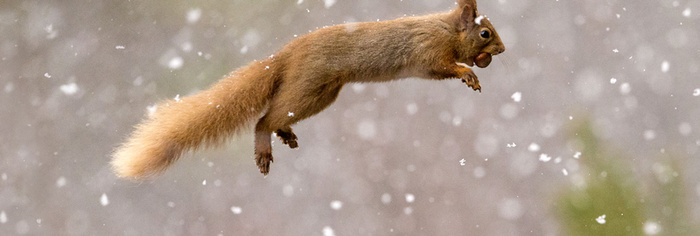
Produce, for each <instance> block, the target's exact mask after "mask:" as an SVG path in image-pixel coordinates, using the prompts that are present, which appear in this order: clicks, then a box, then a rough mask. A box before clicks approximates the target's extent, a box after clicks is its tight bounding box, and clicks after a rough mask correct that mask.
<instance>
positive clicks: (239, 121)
mask: <svg viewBox="0 0 700 236" xmlns="http://www.w3.org/2000/svg"><path fill="white" fill-rule="evenodd" d="M457 5H458V7H457V8H456V9H454V10H452V11H449V12H444V13H437V14H431V15H425V16H415V17H403V18H399V19H395V20H389V21H379V22H364V23H348V24H342V25H334V26H330V27H326V28H322V29H319V30H316V31H314V32H311V33H309V34H306V35H303V36H300V37H298V38H296V39H294V40H292V41H291V42H290V43H289V44H287V45H286V46H284V47H283V48H282V50H280V51H278V52H277V53H275V54H273V55H272V56H270V57H269V58H267V59H264V60H261V61H254V62H252V63H250V64H248V65H247V66H244V67H241V68H239V69H237V70H235V71H233V72H231V73H229V74H228V75H226V76H224V78H223V79H221V80H220V81H219V82H218V83H216V84H214V85H213V86H212V87H211V88H209V89H208V90H205V91H201V92H199V93H198V94H195V95H192V96H188V97H184V98H181V99H179V100H177V101H174V100H168V101H164V102H162V103H161V104H160V105H159V106H158V109H157V111H156V112H155V113H153V115H152V116H151V117H150V118H148V119H147V120H144V121H143V122H142V123H141V124H139V125H137V126H136V130H135V131H134V132H133V133H132V134H131V136H130V137H129V138H128V140H127V141H126V142H125V143H123V144H122V145H121V146H119V147H118V148H117V149H116V150H115V152H114V153H113V159H112V161H111V164H112V167H113V169H114V171H115V172H116V174H117V175H118V176H120V177H125V178H133V179H140V178H145V177H149V176H153V175H156V174H159V173H161V172H163V171H164V170H165V169H166V168H167V167H168V166H170V165H171V164H172V163H173V162H175V161H176V160H177V159H178V158H179V157H180V156H181V155H182V153H183V152H186V151H190V150H192V151H194V150H197V149H199V148H201V147H202V146H206V147H209V146H216V145H218V144H221V143H223V142H224V141H225V140H226V139H227V138H229V137H231V136H233V135H234V134H235V133H236V131H238V130H239V129H240V128H241V127H242V126H244V125H246V124H247V123H248V121H250V120H252V119H253V118H255V117H259V115H260V113H262V112H265V114H264V115H263V116H262V118H260V120H258V122H257V124H256V125H255V161H256V163H257V166H258V168H259V169H260V172H261V173H262V174H264V175H267V174H268V173H269V171H270V163H271V162H272V161H273V158H272V146H271V142H270V136H271V134H272V133H273V132H276V133H277V136H279V137H280V138H281V139H282V142H284V144H287V145H289V147H290V148H297V147H298V146H299V144H298V143H297V136H296V135H295V134H294V133H293V132H292V128H291V125H293V124H295V123H297V122H299V121H300V120H303V119H306V118H308V117H310V116H313V115H315V114H316V113H319V112H320V111H322V110H323V109H325V108H326V107H328V106H329V105H330V104H331V103H333V101H335V99H336V97H337V96H338V93H339V92H340V90H341V89H342V88H343V85H345V84H347V83H363V82H381V81H390V80H396V79H401V78H408V77H420V78H426V79H434V80H443V79H450V78H457V79H461V80H462V82H464V83H466V84H467V85H468V86H469V87H471V88H472V89H474V90H478V91H479V92H481V85H479V80H478V79H477V77H476V75H475V74H474V72H473V71H472V69H470V68H468V67H465V66H463V65H459V64H457V63H458V62H459V63H464V64H466V65H468V66H474V64H476V65H477V66H478V67H481V68H484V67H486V66H488V65H489V63H491V56H494V55H498V54H500V53H502V52H503V51H505V46H504V45H503V42H501V39H500V37H499V36H498V33H496V30H495V29H494V28H493V26H492V25H491V23H490V22H489V20H488V18H485V17H484V16H482V15H479V14H478V13H477V9H476V1H475V0H459V1H458V2H457Z"/></svg>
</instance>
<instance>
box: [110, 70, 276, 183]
mask: <svg viewBox="0 0 700 236" xmlns="http://www.w3.org/2000/svg"><path fill="white" fill-rule="evenodd" d="M272 61H273V60H272V59H268V60H265V61H259V62H253V63H251V64H250V65H248V66H247V67H242V68H240V69H238V70H236V71H234V72H232V73H230V74H229V75H228V76H226V77H224V78H223V79H222V80H221V81H219V82H218V83H216V84H215V85H214V86H212V87H211V88H210V89H209V90H205V91H203V92H201V93H199V94H196V95H193V96H189V97H185V98H182V99H181V100H180V101H172V100H170V101H166V102H163V103H161V104H160V105H158V109H157V110H156V112H155V113H154V114H153V115H152V116H151V117H150V118H148V119H147V120H146V121H144V122H143V123H142V124H140V125H138V126H136V130H135V131H134V132H133V134H132V135H131V136H130V137H129V139H128V140H127V141H126V142H125V143H124V144H122V145H121V146H120V147H119V148H118V149H117V150H116V151H115V153H114V154H113V157H114V158H113V159H112V163H111V164H112V166H113V169H114V171H115V172H116V174H117V175H118V176H120V177H132V178H143V177H148V176H151V175H154V174H158V173H160V172H162V171H164V170H165V169H166V168H167V167H168V166H169V165H170V164H172V163H173V162H174V161H176V160H177V159H178V158H179V157H180V155H181V154H182V153H183V152H186V151H189V150H193V151H194V150H197V149H198V147H199V146H200V144H206V145H216V144H218V143H220V142H222V141H224V140H225V139H226V138H228V137H230V136H231V135H233V134H234V133H235V132H236V131H237V130H238V129H240V128H241V126H242V125H244V124H245V123H246V122H247V121H249V120H250V119H252V118H254V117H255V116H256V115H257V114H259V113H260V112H261V111H262V110H264V108H265V104H266V103H267V101H268V100H269V98H270V96H271V94H272V90H273V86H274V78H275V76H276V75H275V74H274V73H272V70H270V69H265V67H266V66H271V62H272Z"/></svg>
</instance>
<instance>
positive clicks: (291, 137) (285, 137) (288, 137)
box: [276, 129, 299, 149]
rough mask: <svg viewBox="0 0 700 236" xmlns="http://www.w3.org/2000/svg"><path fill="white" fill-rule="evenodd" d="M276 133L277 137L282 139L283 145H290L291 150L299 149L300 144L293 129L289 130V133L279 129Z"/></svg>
mask: <svg viewBox="0 0 700 236" xmlns="http://www.w3.org/2000/svg"><path fill="white" fill-rule="evenodd" d="M276 133H277V137H280V139H282V143H284V144H287V145H289V148H292V149H294V148H298V147H299V144H298V143H297V135H296V134H294V132H292V130H291V129H289V131H284V130H281V129H278V130H277V132H276Z"/></svg>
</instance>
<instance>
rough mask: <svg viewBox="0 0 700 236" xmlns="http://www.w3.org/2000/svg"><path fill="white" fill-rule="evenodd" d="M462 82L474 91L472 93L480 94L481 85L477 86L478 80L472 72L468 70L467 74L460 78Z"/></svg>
mask: <svg viewBox="0 0 700 236" xmlns="http://www.w3.org/2000/svg"><path fill="white" fill-rule="evenodd" d="M462 82H464V83H465V84H467V86H469V87H471V88H472V89H474V91H479V92H481V85H480V84H479V79H478V78H477V77H476V74H474V71H471V70H469V72H467V73H466V74H464V76H463V77H462Z"/></svg>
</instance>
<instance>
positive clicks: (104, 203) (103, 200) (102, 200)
mask: <svg viewBox="0 0 700 236" xmlns="http://www.w3.org/2000/svg"><path fill="white" fill-rule="evenodd" d="M100 204H102V206H107V205H109V198H107V194H106V193H103V194H102V196H101V197H100Z"/></svg>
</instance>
